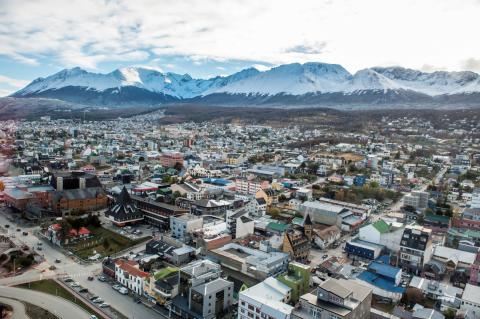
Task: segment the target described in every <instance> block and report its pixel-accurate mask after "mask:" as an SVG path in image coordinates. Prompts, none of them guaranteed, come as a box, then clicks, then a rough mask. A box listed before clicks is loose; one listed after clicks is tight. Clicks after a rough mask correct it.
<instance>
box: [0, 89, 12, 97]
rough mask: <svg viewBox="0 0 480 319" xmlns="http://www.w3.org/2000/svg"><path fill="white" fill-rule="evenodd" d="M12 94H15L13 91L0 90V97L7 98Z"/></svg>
mask: <svg viewBox="0 0 480 319" xmlns="http://www.w3.org/2000/svg"><path fill="white" fill-rule="evenodd" d="M13 92H15V90H4V89H0V97H5V96H9V95H10V94H12V93H13Z"/></svg>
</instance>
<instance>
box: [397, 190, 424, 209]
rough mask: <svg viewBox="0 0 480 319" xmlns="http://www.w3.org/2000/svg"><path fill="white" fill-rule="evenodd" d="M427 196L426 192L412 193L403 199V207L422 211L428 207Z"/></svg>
mask: <svg viewBox="0 0 480 319" xmlns="http://www.w3.org/2000/svg"><path fill="white" fill-rule="evenodd" d="M428 196H429V194H428V192H421V191H412V192H411V193H410V194H408V195H405V196H404V197H403V205H404V206H411V207H413V208H415V209H417V210H421V211H422V210H424V209H425V208H427V207H428Z"/></svg>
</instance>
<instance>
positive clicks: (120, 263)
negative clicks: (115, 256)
mask: <svg viewBox="0 0 480 319" xmlns="http://www.w3.org/2000/svg"><path fill="white" fill-rule="evenodd" d="M148 277H149V274H148V273H147V272H144V271H142V270H140V269H139V267H138V263H137V262H136V261H134V260H124V259H119V260H117V261H115V280H116V281H118V282H119V283H120V284H121V285H122V286H125V287H127V288H128V289H129V290H131V291H133V292H134V293H135V294H137V295H143V285H144V283H145V280H146V279H147V278H148Z"/></svg>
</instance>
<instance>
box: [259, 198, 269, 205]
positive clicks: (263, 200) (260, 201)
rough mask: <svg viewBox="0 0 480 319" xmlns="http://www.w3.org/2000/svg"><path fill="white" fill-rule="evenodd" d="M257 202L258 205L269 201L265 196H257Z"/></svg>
mask: <svg viewBox="0 0 480 319" xmlns="http://www.w3.org/2000/svg"><path fill="white" fill-rule="evenodd" d="M257 203H258V205H265V204H266V203H267V202H266V201H265V199H264V198H263V197H261V198H257Z"/></svg>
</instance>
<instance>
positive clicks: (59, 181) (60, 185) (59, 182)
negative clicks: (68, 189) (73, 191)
mask: <svg viewBox="0 0 480 319" xmlns="http://www.w3.org/2000/svg"><path fill="white" fill-rule="evenodd" d="M57 191H63V177H61V176H58V177H57Z"/></svg>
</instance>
